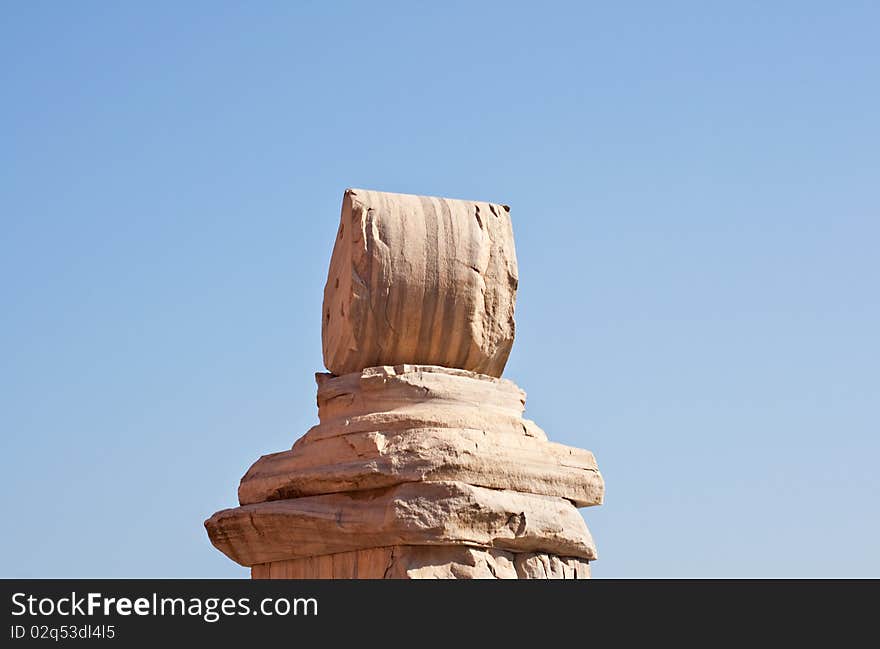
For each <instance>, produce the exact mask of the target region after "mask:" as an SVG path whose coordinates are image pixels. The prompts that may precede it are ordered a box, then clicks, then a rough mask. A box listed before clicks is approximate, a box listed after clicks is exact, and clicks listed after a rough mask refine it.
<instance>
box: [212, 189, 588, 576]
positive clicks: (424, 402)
mask: <svg viewBox="0 0 880 649" xmlns="http://www.w3.org/2000/svg"><path fill="white" fill-rule="evenodd" d="M516 284H517V268H516V256H515V252H514V247H513V236H512V230H511V225H510V216H509V210H508V208H507V207H505V206H501V205H493V204H490V203H473V202H468V201H457V200H450V199H442V198H429V197H420V196H407V195H400V194H386V193H380V192H369V191H361V190H349V191H347V192H346V194H345V198H344V200H343V209H342V219H341V223H340V227H339V231H338V234H337V238H336V244H335V247H334V250H333V256H332V260H331V263H330V271H329V275H328V279H327V285H326V287H325V291H324V306H323V312H322V334H323V346H324V359H325V364H326V365H327V367H328V369H330V370H331V372H333V373H330V374H323V373H319V374H317V375H316V379H317V382H318V417H319V421H320V423H319V424H318V425H316V426H314V427H313V428H312V429H311V430H309V431H308V432H307V433H306V434H305V435H303V436H302V437H301V438H300V439H299V440H297V441H296V443H295V444H294V445H293V448H292V449H291V450H289V451H282V452H280V453H273V454H271V455H265V456H263V457H262V458H260V459H259V460H258V461H257V462H256V463H254V465H253V466H251V468H250V469H249V470H248V471H247V473H246V474H245V476H244V477H243V478H242V480H241V484H240V486H239V490H238V495H239V502H240V505H241V506H239V507H237V508H234V509H227V510H223V511H220V512H217V513H216V514H214V515H213V516H212V517H211V518H210V519H208V520H207V521H206V522H205V526H206V528H207V530H208V534H209V537H210V539H211V542H212V543H213V544H214V545H215V546H216V547H217V548H218V549H219V550H221V551H222V552H223V553H224V554H226V555H227V556H229V557H230V558H231V559H233V560H234V561H236V562H238V563H240V564H242V565H245V566H250V567H251V568H252V575H253V577H254V578H367V579H370V578H376V579H380V578H482V577H486V578H513V579H516V578H541V579H544V578H586V577H589V574H590V572H589V562H590V561H592V560H593V559H595V558H596V549H595V546H594V544H593V540H592V538H591V536H590V533H589V531H588V530H587V527H586V525H585V524H584V519H583V518H582V517H581V515H580V514H579V512H578V511H577V508H578V507H588V506H591V505H598V504H600V503H601V502H602V498H603V494H604V484H603V481H602V477H601V475H600V473H599V471H598V468H597V466H596V461H595V458H594V457H593V455H592V453H590V452H589V451H584V450H580V449H576V448H571V447H567V446H563V445H561V444H556V443H553V442H550V441H548V440H547V436H546V434H545V433H544V432H543V431H542V430H541V429H540V428H539V427H538V426H537V425H536V424H535V423H534V422H532V421H530V420H528V419H524V418H523V416H522V415H523V410H524V407H525V393H524V392H523V391H522V390H520V389H519V388H518V387H517V386H516V385H515V384H514V383H512V382H511V381H509V380H506V379H501V378H498V377H499V376H500V375H501V373H502V370H503V369H504V365H505V363H506V360H507V356H508V354H509V352H510V347H511V344H512V342H513V332H514V322H513V309H514V302H515V297H516Z"/></svg>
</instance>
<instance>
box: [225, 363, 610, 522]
mask: <svg viewBox="0 0 880 649" xmlns="http://www.w3.org/2000/svg"><path fill="white" fill-rule="evenodd" d="M318 383H319V386H320V388H319V391H318V405H319V414H320V418H321V424H320V425H319V426H315V427H314V428H312V430H310V431H309V432H308V433H307V434H306V435H304V436H303V437H302V438H301V439H300V440H299V441H297V443H296V444H295V445H294V447H293V450H291V451H284V452H281V453H273V454H271V455H266V456H263V457H262V458H260V459H259V460H258V461H257V462H256V463H255V464H254V465H253V466H252V467H251V468H250V469H249V470H248V472H247V474H246V475H245V476H244V478H242V481H241V485H240V486H239V490H238V495H239V502H240V503H241V504H243V505H247V504H253V503H259V502H263V501H267V500H278V499H283V498H297V497H301V496H310V495H316V494H323V493H336V492H344V491H360V490H364V489H377V488H382V487H390V486H394V485H397V484H401V483H404V482H428V481H449V480H453V481H460V482H466V483H469V484H473V485H477V486H482V487H491V488H494V489H510V490H512V491H521V492H527V493H533V494H541V495H547V496H559V497H562V498H567V499H568V500H571V501H572V502H574V503H575V504H576V505H577V506H579V507H588V506H590V505H598V504H600V503H601V502H602V498H603V494H604V483H603V482H602V476H601V475H600V474H599V470H598V467H597V466H596V460H595V458H594V457H593V454H592V453H590V452H589V451H584V450H581V449H577V448H571V447H569V446H563V445H561V444H555V443H553V442H548V441H545V437H546V436H545V435H544V434H543V432H540V429H538V427H537V426H535V425H534V424H533V423H532V422H528V423H526V422H525V420H523V419H521V417H520V414H521V413H522V410H523V407H524V402H525V394H524V393H523V392H522V390H520V389H519V388H517V387H516V385H514V384H513V383H512V382H510V381H506V380H500V379H493V378H491V377H487V376H481V375H475V374H472V373H469V372H462V371H455V370H448V369H445V368H440V367H430V366H412V365H407V366H399V367H396V368H392V367H378V368H370V369H369V370H365V371H364V372H359V373H358V372H356V373H353V374H349V375H346V376H341V377H338V378H331V377H328V376H327V375H318ZM363 413H369V415H368V416H367V415H364V414H363ZM391 415H393V416H394V426H393V427H389V426H388V423H389V418H388V417H390V416H391ZM367 422H372V423H373V425H371V426H367V425H366V423H367ZM426 422H429V423H432V424H433V425H432V426H425V423H426ZM441 424H445V425H446V426H447V427H438V425H441ZM389 428H390V430H389ZM351 429H354V430H355V431H358V432H347V431H349V430H351Z"/></svg>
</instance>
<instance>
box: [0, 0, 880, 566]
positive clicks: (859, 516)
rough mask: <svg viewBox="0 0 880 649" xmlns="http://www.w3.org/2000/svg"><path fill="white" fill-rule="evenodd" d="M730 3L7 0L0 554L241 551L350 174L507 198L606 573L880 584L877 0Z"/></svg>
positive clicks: (536, 378)
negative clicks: (584, 469) (212, 535)
mask: <svg viewBox="0 0 880 649" xmlns="http://www.w3.org/2000/svg"><path fill="white" fill-rule="evenodd" d="M710 4H711V5H712V6H711V7H710V6H709V5H710ZM331 5H332V6H331ZM723 5H724V6H722V3H704V2H689V3H675V2H673V3H655V2H642V3H601V4H600V3H574V2H573V3H556V2H540V3H523V4H516V3H508V2H503V3H501V2H499V3H470V2H462V3H454V2H443V3H431V4H430V5H428V3H425V6H424V7H422V6H417V4H416V3H411V2H401V3H394V4H387V3H375V2H372V3H351V4H350V5H348V4H345V3H322V2H257V3H238V2H234V3H233V2H185V3H181V2H141V3H131V2H130V3H110V2H76V3H59V2H11V1H6V2H3V3H2V5H0V75H2V78H0V82H2V102H0V216H2V236H0V273H2V275H0V276H2V284H0V291H2V293H0V298H2V317H0V340H2V373H0V425H2V452H0V471H2V485H0V486H2V489H0V494H2V495H0V498H2V514H3V519H4V521H5V522H4V525H3V534H2V535H0V576H2V577H17V576H29V577H52V576H56V577H68V576H74V577H76V576H79V577H89V576H94V577H230V576H245V575H246V574H247V573H246V571H245V570H244V569H242V568H240V567H238V566H237V565H235V564H233V563H232V562H231V561H229V560H228V559H226V558H225V557H224V556H223V555H221V554H220V553H219V552H217V551H215V550H214V549H213V548H212V546H211V545H210V544H209V542H208V540H207V537H206V534H205V531H204V528H203V527H202V521H203V520H204V519H205V518H206V517H207V516H209V515H210V514H211V513H213V512H214V511H215V510H217V509H220V508H223V507H228V506H233V505H234V504H235V502H236V487H237V484H238V480H239V478H240V477H241V475H242V474H243V473H244V471H245V470H246V469H247V467H248V466H249V465H250V464H251V462H253V461H254V460H256V459H257V457H259V456H260V455H261V454H263V453H267V452H273V451H277V450H282V449H285V448H288V447H289V446H290V445H291V444H292V443H293V441H294V440H295V439H296V438H297V437H299V436H300V435H301V434H302V433H304V432H305V431H306V430H307V428H308V427H309V426H311V425H312V424H313V423H315V422H316V417H317V413H316V409H315V386H314V379H313V373H314V372H315V371H319V370H321V369H322V363H321V341H320V313H321V295H322V289H323V285H324V280H325V277H326V269H327V265H328V262H329V258H330V250H331V247H332V242H333V238H334V234H335V230H336V227H337V224H338V218H339V208H340V203H341V199H342V194H343V191H344V189H345V188H346V187H347V186H355V187H367V188H373V189H381V190H387V191H396V192H410V193H424V194H434V195H445V196H453V197H463V198H472V199H483V200H492V201H498V202H504V203H507V204H509V205H511V206H512V217H513V220H514V230H515V234H516V240H517V254H518V257H519V264H520V292H519V300H518V308H517V325H518V326H517V333H518V335H517V340H516V344H515V345H514V349H513V353H512V355H511V359H510V363H509V364H508V367H507V371H506V373H505V375H506V376H508V377H509V378H512V379H513V380H515V381H516V382H517V383H519V384H520V385H521V386H522V387H523V388H524V389H525V390H526V391H527V392H528V394H529V400H528V403H527V415H528V416H529V417H531V418H532V419H535V420H536V421H537V422H538V424H539V425H541V426H542V427H543V428H544V429H545V430H546V431H547V433H548V434H549V435H550V437H551V438H552V439H555V440H557V441H560V442H563V443H568V444H574V445H578V446H582V447H586V448H590V449H592V450H593V451H594V452H595V453H596V456H597V458H598V460H599V464H600V467H601V468H602V470H603V473H604V475H605V478H606V482H607V488H608V494H607V500H606V504H605V505H604V506H603V507H600V508H592V509H588V510H583V511H584V515H585V517H586V519H587V522H588V524H589V525H590V527H591V529H592V530H593V533H594V535H595V537H596V540H597V543H598V546H599V552H600V559H599V561H598V562H596V563H595V564H594V574H595V576H596V577H640V576H643V577H655V576H664V577H740V576H751V577H826V576H827V577H831V576H834V577H843V576H850V577H852V576H873V577H880V552H878V541H877V539H878V536H880V505H878V502H880V477H878V475H880V471H878V468H877V467H878V456H880V424H878V421H880V412H878V410H880V342H878V337H880V299H878V298H880V290H878V284H880V261H878V250H880V40H878V36H877V33H878V32H877V29H878V25H880V5H878V3H875V2H843V3H838V2H824V3H819V2H773V3H767V2H729V3H723Z"/></svg>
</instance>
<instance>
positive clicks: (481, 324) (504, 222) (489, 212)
mask: <svg viewBox="0 0 880 649" xmlns="http://www.w3.org/2000/svg"><path fill="white" fill-rule="evenodd" d="M517 283H518V276H517V264H516V253H515V250H514V245H513V230H512V228H511V222H510V214H509V208H507V207H506V206H503V205H496V204H493V203H478V202H473V201H463V200H453V199H449V198H435V197H430V196H413V195H409V194H389V193H385V192H376V191H369V190H362V189H349V190H348V191H346V192H345V196H344V198H343V202H342V215H341V219H340V223H339V230H338V233H337V236H336V242H335V245H334V248H333V255H332V258H331V260H330V270H329V273H328V275H327V284H326V286H325V288H324V305H323V312H322V320H321V322H322V326H321V333H322V340H323V350H324V365H325V366H326V367H327V369H328V370H330V371H331V372H332V373H333V374H337V375H342V374H349V373H351V372H358V371H360V370H362V369H364V368H366V367H374V366H377V365H399V364H402V363H416V364H425V365H442V366H445V367H456V368H461V369H466V370H472V371H474V372H479V373H481V374H488V375H491V376H501V372H502V371H503V370H504V365H505V363H506V362H507V357H508V355H509V354H510V348H511V346H512V344H513V337H514V319H513V312H514V305H515V302H516V287H517Z"/></svg>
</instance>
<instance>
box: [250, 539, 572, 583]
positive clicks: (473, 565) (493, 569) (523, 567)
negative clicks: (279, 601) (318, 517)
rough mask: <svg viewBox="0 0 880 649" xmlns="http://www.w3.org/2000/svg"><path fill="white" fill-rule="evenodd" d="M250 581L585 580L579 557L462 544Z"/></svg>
mask: <svg viewBox="0 0 880 649" xmlns="http://www.w3.org/2000/svg"><path fill="white" fill-rule="evenodd" d="M251 577H252V578H253V579H589V578H590V564H589V562H588V561H586V560H585V559H580V558H578V557H558V556H556V555H553V554H546V553H540V552H520V553H513V552H505V551H503V550H486V549H483V548H470V547H463V546H448V545H441V546H426V545H421V546H420V545H396V546H390V547H383V548H368V549H365V550H355V551H352V552H338V553H336V554H324V555H321V556H316V557H307V558H304V559H290V560H287V561H272V562H269V563H260V564H257V565H255V566H252V567H251Z"/></svg>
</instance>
